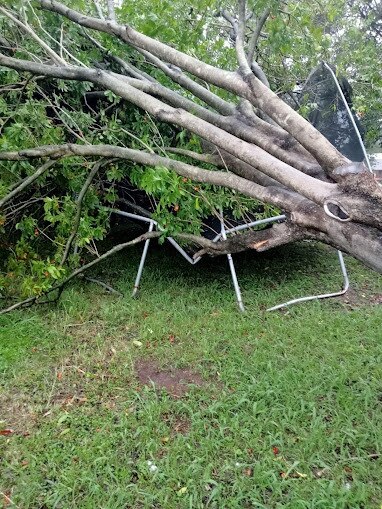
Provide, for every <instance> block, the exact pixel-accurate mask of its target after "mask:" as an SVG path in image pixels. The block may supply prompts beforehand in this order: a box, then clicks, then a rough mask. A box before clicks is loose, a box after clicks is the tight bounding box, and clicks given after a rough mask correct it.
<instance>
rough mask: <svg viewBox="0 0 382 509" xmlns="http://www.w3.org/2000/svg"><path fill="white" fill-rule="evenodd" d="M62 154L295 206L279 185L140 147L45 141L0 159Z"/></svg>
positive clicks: (288, 208)
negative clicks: (164, 171)
mask: <svg viewBox="0 0 382 509" xmlns="http://www.w3.org/2000/svg"><path fill="white" fill-rule="evenodd" d="M65 156H83V157H91V156H93V157H104V158H114V157H116V158H120V159H128V160H130V161H135V162H137V163H140V164H143V165H147V166H154V167H155V166H164V167H166V168H169V169H171V170H173V171H175V172H176V173H178V174H179V175H181V176H182V177H187V178H190V179H191V180H196V181H198V182H204V183H207V184H214V185H219V186H225V187H228V188H230V189H235V190H236V191H239V192H241V193H243V194H245V195H246V196H249V197H250V198H254V199H257V200H260V201H264V202H267V203H271V204H272V205H275V206H277V207H283V208H284V209H285V210H290V211H292V210H294V208H295V205H296V201H295V200H296V196H297V197H298V195H294V194H293V193H290V192H288V191H286V190H283V189H280V188H272V189H270V188H265V187H262V186H260V185H258V184H255V183H253V182H248V181H247V180H246V179H244V178H242V177H239V176H237V175H233V174H231V173H226V172H222V171H210V170H204V169H202V168H198V167H195V166H191V165H189V164H187V163H183V162H181V161H176V160H174V159H169V158H166V157H162V156H159V155H156V154H149V153H147V152H141V151H139V150H132V149H128V148H123V147H118V146H113V145H73V144H66V145H48V146H43V147H36V148H34V149H26V150H20V151H19V152H0V160H8V161H20V160H23V159H33V158H41V157H51V158H57V157H65Z"/></svg>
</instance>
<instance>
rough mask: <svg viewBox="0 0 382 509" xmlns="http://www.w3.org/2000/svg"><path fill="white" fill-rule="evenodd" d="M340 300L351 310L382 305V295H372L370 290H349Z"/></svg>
mask: <svg viewBox="0 0 382 509" xmlns="http://www.w3.org/2000/svg"><path fill="white" fill-rule="evenodd" d="M339 300H340V302H342V303H343V304H345V306H346V307H348V308H349V309H358V308H360V307H367V306H377V305H381V304H382V294H380V293H372V292H370V290H369V289H368V288H366V289H362V288H361V289H354V288H349V290H348V291H347V292H346V293H345V295H343V296H341V297H339Z"/></svg>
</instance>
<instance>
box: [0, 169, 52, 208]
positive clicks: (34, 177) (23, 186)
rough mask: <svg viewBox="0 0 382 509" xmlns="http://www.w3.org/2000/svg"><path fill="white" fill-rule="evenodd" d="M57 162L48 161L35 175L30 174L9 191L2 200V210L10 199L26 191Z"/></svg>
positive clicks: (0, 205)
mask: <svg viewBox="0 0 382 509" xmlns="http://www.w3.org/2000/svg"><path fill="white" fill-rule="evenodd" d="M55 164H56V161H55V160H53V161H47V162H46V163H44V164H43V165H42V166H41V167H40V168H39V169H38V170H37V171H35V173H33V175H30V176H29V177H26V178H25V179H24V180H22V181H21V182H20V184H19V185H18V186H17V187H16V188H15V189H13V190H12V191H11V192H10V193H8V194H7V195H6V196H4V198H2V199H1V200H0V210H1V209H2V208H3V207H4V205H5V204H6V203H7V202H8V201H9V200H12V199H13V198H14V197H15V196H17V195H18V194H19V193H21V192H22V191H24V189H26V188H27V187H28V186H30V185H31V184H32V183H33V182H34V181H35V180H37V179H38V178H39V177H41V175H43V174H44V173H45V172H46V171H48V170H49V169H50V168H52V166H54V165H55Z"/></svg>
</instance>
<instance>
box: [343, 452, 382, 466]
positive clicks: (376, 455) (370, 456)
mask: <svg viewBox="0 0 382 509" xmlns="http://www.w3.org/2000/svg"><path fill="white" fill-rule="evenodd" d="M380 457H381V455H380V454H379V453H377V452H376V453H374V454H367V455H366V456H351V457H350V458H343V459H342V460H340V462H341V463H343V462H345V463H347V462H348V461H364V460H377V459H379V458H380Z"/></svg>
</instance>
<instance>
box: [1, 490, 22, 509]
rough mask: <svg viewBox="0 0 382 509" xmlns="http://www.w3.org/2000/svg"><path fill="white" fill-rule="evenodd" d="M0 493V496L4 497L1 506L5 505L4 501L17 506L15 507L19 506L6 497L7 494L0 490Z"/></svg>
mask: <svg viewBox="0 0 382 509" xmlns="http://www.w3.org/2000/svg"><path fill="white" fill-rule="evenodd" d="M0 495H2V496H3V497H4V499H5V501H4V505H3V507H6V505H5V502H7V504H12V505H14V506H15V507H17V508H18V507H19V506H18V505H16V504H15V503H14V502H13V500H12V499H11V498H9V497H8V495H6V494H5V493H4V492H3V491H0Z"/></svg>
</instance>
